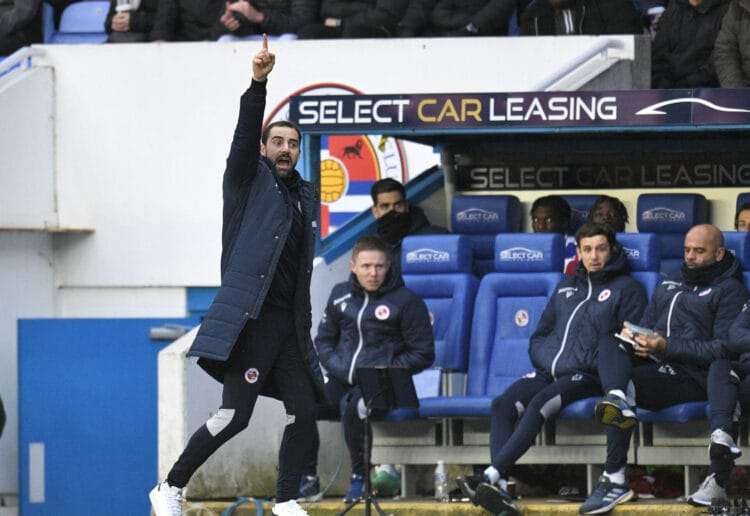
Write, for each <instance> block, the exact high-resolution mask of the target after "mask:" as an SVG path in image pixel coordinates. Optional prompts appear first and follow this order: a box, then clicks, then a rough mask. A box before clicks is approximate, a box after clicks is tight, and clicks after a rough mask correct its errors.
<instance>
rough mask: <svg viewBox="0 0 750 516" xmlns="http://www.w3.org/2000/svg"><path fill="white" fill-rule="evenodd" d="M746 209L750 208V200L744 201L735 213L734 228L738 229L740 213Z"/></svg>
mask: <svg viewBox="0 0 750 516" xmlns="http://www.w3.org/2000/svg"><path fill="white" fill-rule="evenodd" d="M745 210H750V202H745V203H742V206H740V207H739V209H738V210H737V213H735V214H734V229H737V223H738V222H739V221H740V213H742V212H743V211H745Z"/></svg>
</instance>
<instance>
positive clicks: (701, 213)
mask: <svg viewBox="0 0 750 516" xmlns="http://www.w3.org/2000/svg"><path fill="white" fill-rule="evenodd" d="M637 212H638V220H637V225H638V231H639V232H641V233H656V234H657V235H658V237H659V240H661V250H662V251H661V255H662V258H661V272H663V273H665V274H666V275H673V274H675V273H677V272H678V271H679V269H680V265H682V262H683V244H684V241H685V233H687V232H688V230H689V229H690V228H691V227H693V226H694V225H696V224H705V223H707V222H708V201H707V200H706V198H705V197H704V196H703V195H701V194H688V193H685V194H676V193H675V194H641V195H640V196H639V197H638V208H637Z"/></svg>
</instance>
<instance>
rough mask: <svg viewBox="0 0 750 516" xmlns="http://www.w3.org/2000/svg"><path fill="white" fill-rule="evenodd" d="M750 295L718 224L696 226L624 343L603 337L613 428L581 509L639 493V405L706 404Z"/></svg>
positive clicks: (603, 418) (599, 409)
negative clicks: (631, 469) (632, 469)
mask: <svg viewBox="0 0 750 516" xmlns="http://www.w3.org/2000/svg"><path fill="white" fill-rule="evenodd" d="M747 298H748V292H747V289H746V288H745V286H744V284H743V282H742V268H741V267H740V263H739V260H737V259H736V258H735V257H734V255H733V254H732V253H728V252H726V250H725V249H724V236H723V235H722V233H721V231H720V230H719V228H717V227H716V226H713V225H711V224H700V225H697V226H693V227H692V228H691V229H690V230H689V231H688V232H687V234H686V235H685V241H684V262H683V264H682V267H681V268H680V272H679V273H678V274H677V275H676V277H674V278H670V279H666V280H663V281H662V282H661V283H660V284H659V286H658V287H657V288H656V291H655V292H654V295H653V298H652V299H651V302H650V303H649V305H648V308H647V309H646V312H645V313H644V315H643V318H642V319H641V320H640V322H639V323H638V325H637V326H635V325H632V324H630V325H624V326H623V327H622V329H621V330H620V333H619V334H620V335H621V336H622V337H623V338H624V339H625V340H624V341H617V340H612V341H607V340H603V341H602V342H601V345H600V348H599V359H598V361H597V364H598V369H599V378H600V379H601V383H602V386H603V387H604V392H605V393H606V394H605V397H604V398H603V399H602V400H601V401H599V402H598V403H597V405H596V411H595V412H596V417H597V419H599V421H600V422H602V423H603V424H605V425H607V461H606V463H605V465H604V474H603V475H602V476H601V477H600V478H599V481H598V483H597V486H596V488H595V490H594V492H593V493H592V494H591V496H590V497H589V498H588V499H587V500H586V501H585V502H584V503H583V505H581V507H580V510H579V512H580V513H581V514H600V513H604V512H608V511H610V510H612V509H613V508H614V507H615V505H617V504H620V503H624V502H627V501H628V500H630V499H631V498H632V497H633V491H632V490H631V489H630V488H629V487H628V485H627V481H626V476H625V466H626V464H627V456H628V448H629V447H630V438H631V435H632V432H633V428H634V426H635V425H636V423H637V417H636V413H635V406H636V404H637V405H638V406H639V407H643V408H646V409H649V410H660V409H663V408H665V407H669V406H671V405H677V404H680V403H686V402H690V401H706V400H707V399H708V393H707V387H708V370H709V367H710V365H711V363H712V362H714V361H715V360H718V359H722V358H728V357H729V356H730V353H729V352H728V351H727V339H728V336H729V327H730V326H731V324H732V323H733V322H734V320H735V318H736V317H737V315H738V314H739V313H740V310H741V308H742V305H743V303H744V302H745V301H746V300H747ZM692 497H693V498H695V494H694V495H692Z"/></svg>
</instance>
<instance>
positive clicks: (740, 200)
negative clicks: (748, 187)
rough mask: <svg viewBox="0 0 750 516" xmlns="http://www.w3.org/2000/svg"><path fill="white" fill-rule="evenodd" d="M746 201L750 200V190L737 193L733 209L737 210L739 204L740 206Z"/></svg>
mask: <svg viewBox="0 0 750 516" xmlns="http://www.w3.org/2000/svg"><path fill="white" fill-rule="evenodd" d="M746 202H750V192H746V193H741V194H738V195H737V204H736V206H735V211H737V210H739V209H740V206H742V205H743V204H745V203H746Z"/></svg>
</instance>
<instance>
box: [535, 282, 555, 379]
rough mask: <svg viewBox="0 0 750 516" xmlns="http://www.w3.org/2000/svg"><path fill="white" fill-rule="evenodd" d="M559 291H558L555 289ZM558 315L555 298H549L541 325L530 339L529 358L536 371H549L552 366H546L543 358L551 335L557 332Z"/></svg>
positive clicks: (541, 318)
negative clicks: (545, 345) (544, 349)
mask: <svg viewBox="0 0 750 516" xmlns="http://www.w3.org/2000/svg"><path fill="white" fill-rule="evenodd" d="M555 291H557V289H555ZM556 320H557V313H556V310H555V296H554V295H553V296H552V297H550V298H549V300H548V301H547V305H546V306H545V307H544V311H543V312H542V316H541V317H540V318H539V324H537V326H536V330H534V333H533V334H532V335H531V338H530V339H529V358H530V359H531V363H532V364H533V365H534V368H535V369H538V370H539V371H549V368H550V364H544V363H542V361H541V358H542V357H543V356H544V353H543V352H542V348H543V347H544V344H545V342H546V341H547V340H548V339H549V335H550V334H551V333H552V332H554V331H555V322H556Z"/></svg>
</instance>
